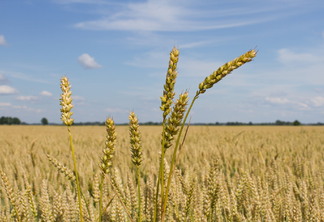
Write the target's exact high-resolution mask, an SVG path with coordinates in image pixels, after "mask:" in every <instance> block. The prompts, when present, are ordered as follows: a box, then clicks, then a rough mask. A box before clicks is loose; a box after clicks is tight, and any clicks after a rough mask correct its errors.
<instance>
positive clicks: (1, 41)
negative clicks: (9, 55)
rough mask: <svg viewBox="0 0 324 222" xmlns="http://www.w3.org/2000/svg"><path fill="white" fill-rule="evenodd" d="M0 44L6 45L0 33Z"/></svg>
mask: <svg viewBox="0 0 324 222" xmlns="http://www.w3.org/2000/svg"><path fill="white" fill-rule="evenodd" d="M0 45H7V42H6V39H5V37H4V35H0Z"/></svg>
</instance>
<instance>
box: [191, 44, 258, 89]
mask: <svg viewBox="0 0 324 222" xmlns="http://www.w3.org/2000/svg"><path fill="white" fill-rule="evenodd" d="M256 54H257V52H256V51H255V50H250V51H248V52H247V53H245V54H243V55H241V56H239V57H237V58H236V59H233V60H232V61H230V62H228V63H226V64H224V65H222V66H221V67H219V68H218V69H217V70H216V71H214V72H213V73H212V74H211V75H209V76H208V77H206V78H205V80H204V81H203V82H201V83H200V84H199V90H198V91H197V95H199V94H203V93H204V92H206V90H207V89H209V88H211V87H213V85H214V84H215V83H217V82H219V81H220V80H221V79H222V78H224V77H225V76H226V75H228V74H230V73H231V72H232V71H233V70H234V69H237V68H239V67H240V66H242V65H244V64H245V63H247V62H250V61H252V59H253V58H254V57H255V56H256Z"/></svg>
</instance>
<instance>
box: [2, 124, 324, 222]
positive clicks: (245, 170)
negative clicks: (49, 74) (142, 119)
mask: <svg viewBox="0 0 324 222" xmlns="http://www.w3.org/2000/svg"><path fill="white" fill-rule="evenodd" d="M0 131H1V132H2V133H1V136H0V147H1V149H0V156H1V159H0V166H1V169H2V171H3V172H5V174H6V175H7V178H8V182H9V184H11V186H12V188H13V191H12V192H13V193H14V194H15V195H16V199H18V200H19V201H20V205H19V206H20V211H21V212H20V213H21V214H25V216H24V217H23V218H24V219H23V220H22V221H25V220H26V221H28V220H29V221H33V220H35V218H37V219H40V220H41V219H42V220H43V221H45V219H44V218H45V217H44V215H43V214H44V212H45V211H46V210H45V208H48V209H47V210H48V211H49V212H48V214H50V215H49V218H48V220H49V221H78V219H77V208H76V197H75V195H74V194H73V191H72V190H71V188H70V185H71V184H70V181H69V180H67V179H66V178H65V177H64V175H63V174H61V173H60V172H58V170H57V168H56V167H55V166H53V164H51V162H50V161H49V160H48V158H47V156H46V154H50V155H51V156H53V157H55V158H56V159H58V160H59V162H60V163H63V164H65V165H66V166H67V167H69V168H72V163H71V161H70V159H71V158H70V155H69V153H68V152H67V147H68V141H67V135H66V132H65V129H64V127H62V126H0ZM72 132H73V134H74V135H75V136H74V143H75V149H76V151H77V160H78V163H79V169H78V171H79V172H80V182H81V186H82V189H83V192H84V193H85V196H86V199H88V201H90V202H91V204H90V203H88V204H89V206H90V208H92V209H91V211H92V212H93V213H92V214H93V215H91V214H89V215H88V221H95V218H96V207H97V206H96V200H95V199H96V198H95V195H94V193H95V192H94V190H95V187H96V186H97V185H98V184H96V183H98V182H96V181H97V180H98V178H97V177H98V175H99V174H100V168H99V167H98V165H99V163H100V156H101V152H102V149H103V147H104V143H105V128H104V127H103V126H77V127H73V128H72ZM141 132H142V147H143V148H142V149H143V163H142V165H143V169H142V172H143V173H142V175H141V180H142V187H143V190H145V192H144V193H143V194H142V198H143V200H147V199H153V198H154V197H152V195H151V194H152V193H154V191H153V190H154V186H153V183H154V181H155V178H156V177H157V172H158V163H159V161H158V159H159V152H160V136H161V127H160V126H142V127H141ZM116 133H117V135H118V139H117V142H116V154H115V159H114V166H115V168H116V169H117V170H118V171H117V172H118V175H119V176H118V177H119V178H118V180H119V181H118V183H120V184H119V185H120V187H121V192H122V193H123V195H124V196H125V198H126V199H127V200H126V202H127V203H128V205H129V206H126V208H129V209H131V208H135V206H131V205H132V201H134V198H135V197H134V196H132V195H131V192H132V189H134V184H133V182H132V181H133V180H131V179H130V178H133V172H132V171H133V170H134V169H133V168H132V165H131V153H130V150H129V143H128V140H129V135H128V127H127V126H117V127H116ZM323 135H324V128H323V127H311V126H302V127H285V126H280V127H279V126H252V127H251V126H249V127H248V126H232V127H229V126H191V127H190V129H189V132H188V135H187V139H186V142H185V144H184V146H183V147H182V149H181V150H180V151H179V159H178V160H179V161H178V163H177V166H176V168H177V171H176V174H175V180H174V182H173V184H172V191H171V193H172V195H171V196H170V201H171V204H170V206H169V209H168V215H167V216H168V219H167V221H324V214H323V209H324V189H323V188H324V173H323V170H324V152H323V151H324V145H323V144H324V137H323ZM169 158H170V156H166V159H169ZM96 175H97V176H96ZM29 186H30V187H29ZM44 187H45V188H46V189H45V188H44ZM28 189H30V191H28ZM44 190H46V192H47V193H46V195H45V194H44V192H45V191H44ZM105 192H106V197H105V198H107V199H106V200H104V201H106V202H108V201H110V199H111V197H112V196H113V195H114V194H113V193H112V192H110V187H109V185H108V184H107V190H106V191H105ZM28 193H29V194H28ZM0 197H1V205H0V215H1V221H11V219H10V218H11V215H10V214H13V212H10V209H12V206H11V204H10V201H9V200H8V195H7V191H6V188H5V185H4V181H3V180H2V183H1V187H0ZM28 197H33V198H32V200H33V201H34V204H35V208H36V209H35V213H36V215H37V216H36V217H35V216H34V215H33V212H32V202H31V198H28ZM189 197H190V203H188V202H189ZM46 198H47V199H46ZM132 198H133V199H132ZM135 199H136V198H135ZM59 200H61V204H58V203H57V201H59ZM63 200H64V201H63ZM148 201H149V200H148ZM150 201H153V200H150ZM118 202H119V201H118V200H117V199H113V200H112V203H111V204H110V205H109V207H108V209H107V216H106V221H127V220H128V219H127V216H126V213H125V212H124V211H125V209H124V208H123V206H121V205H120V203H118ZM45 203H46V204H45ZM63 203H65V204H66V205H64V204H63ZM69 203H70V204H69ZM72 203H73V204H72ZM152 203H153V202H152ZM44 205H47V206H46V207H45V206H44ZM143 205H145V204H144V203H143ZM148 205H149V203H148ZM187 205H189V206H190V207H188V206H187ZM212 205H214V206H212ZM186 207H187V208H188V209H189V211H190V212H189V213H186V209H185V208H186ZM150 210H151V211H152V209H151V208H150V206H144V209H143V214H144V216H145V220H143V221H151V219H152V218H151V217H152V213H151V211H150ZM24 211H25V212H24ZM131 211H132V210H131ZM67 212H69V214H67ZM211 214H214V216H213V217H212V216H211ZM33 218H34V219H33ZM73 218H74V219H73ZM209 218H214V219H209ZM27 219H28V220H27Z"/></svg>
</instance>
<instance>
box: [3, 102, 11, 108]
mask: <svg viewBox="0 0 324 222" xmlns="http://www.w3.org/2000/svg"><path fill="white" fill-rule="evenodd" d="M8 106H11V104H10V103H0V107H8Z"/></svg>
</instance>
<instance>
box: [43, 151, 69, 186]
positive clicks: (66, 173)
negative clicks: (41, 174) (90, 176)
mask: <svg viewBox="0 0 324 222" xmlns="http://www.w3.org/2000/svg"><path fill="white" fill-rule="evenodd" d="M46 156H47V158H48V160H49V161H50V162H51V163H52V164H53V165H54V166H55V167H56V168H57V169H58V171H59V172H60V173H62V174H63V175H64V176H65V177H66V178H68V179H69V180H70V181H75V175H74V173H73V171H72V170H71V169H69V168H67V167H66V166H64V165H63V164H62V163H60V162H59V161H58V160H57V159H55V158H54V157H52V156H51V155H49V154H46Z"/></svg>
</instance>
